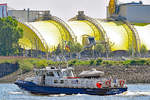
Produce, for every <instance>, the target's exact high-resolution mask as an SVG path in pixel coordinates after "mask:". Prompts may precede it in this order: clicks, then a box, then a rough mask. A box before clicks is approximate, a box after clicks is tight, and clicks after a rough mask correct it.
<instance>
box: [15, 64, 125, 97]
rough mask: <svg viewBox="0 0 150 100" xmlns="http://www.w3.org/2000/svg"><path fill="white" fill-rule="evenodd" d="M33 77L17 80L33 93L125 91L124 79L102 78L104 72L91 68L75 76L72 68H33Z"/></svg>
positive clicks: (99, 93) (107, 93)
mask: <svg viewBox="0 0 150 100" xmlns="http://www.w3.org/2000/svg"><path fill="white" fill-rule="evenodd" d="M34 72H35V74H36V75H35V77H31V78H26V79H25V80H17V81H16V82H15V84H16V85H18V86H19V87H20V88H21V89H24V90H26V91H28V92H31V93H34V94H67V95H71V94H89V95H115V94H120V93H123V92H126V91H127V87H126V85H125V81H124V80H119V79H107V78H103V77H102V76H103V75H104V72H101V71H97V70H95V69H92V70H91V71H83V72H82V73H80V74H79V77H75V76H74V74H73V69H72V68H66V69H60V68H56V67H46V68H44V69H35V70H34Z"/></svg>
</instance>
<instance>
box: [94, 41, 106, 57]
mask: <svg viewBox="0 0 150 100" xmlns="http://www.w3.org/2000/svg"><path fill="white" fill-rule="evenodd" d="M95 51H96V52H97V54H98V56H101V55H102V54H104V53H105V51H106V49H105V46H104V45H103V44H101V43H97V44H96V45H95Z"/></svg>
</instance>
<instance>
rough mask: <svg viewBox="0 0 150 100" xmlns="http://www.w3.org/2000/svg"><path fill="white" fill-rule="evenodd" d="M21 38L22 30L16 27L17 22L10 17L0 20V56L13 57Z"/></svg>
mask: <svg viewBox="0 0 150 100" xmlns="http://www.w3.org/2000/svg"><path fill="white" fill-rule="evenodd" d="M22 36H23V30H22V29H21V28H19V27H18V22H17V20H15V19H13V18H12V17H6V18H0V55H2V56H9V55H14V54H15V53H16V52H17V50H18V48H19V45H18V41H19V39H20V38H21V37H22Z"/></svg>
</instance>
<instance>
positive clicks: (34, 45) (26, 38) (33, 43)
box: [18, 23, 46, 52]
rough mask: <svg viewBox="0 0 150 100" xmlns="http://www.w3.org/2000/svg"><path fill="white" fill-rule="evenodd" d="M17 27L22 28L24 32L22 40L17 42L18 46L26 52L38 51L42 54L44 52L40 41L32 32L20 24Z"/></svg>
mask: <svg viewBox="0 0 150 100" xmlns="http://www.w3.org/2000/svg"><path fill="white" fill-rule="evenodd" d="M18 27H20V28H22V29H23V32H24V34H23V38H21V39H20V40H19V45H20V46H21V48H24V49H26V50H30V49H32V50H40V51H43V52H45V51H46V50H45V47H44V45H43V43H42V41H41V40H40V38H39V37H38V36H37V34H36V33H35V32H34V31H33V30H31V29H30V28H29V27H27V26H26V25H25V24H22V23H18Z"/></svg>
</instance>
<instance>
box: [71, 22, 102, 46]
mask: <svg viewBox="0 0 150 100" xmlns="http://www.w3.org/2000/svg"><path fill="white" fill-rule="evenodd" d="M68 24H69V26H70V27H71V29H72V30H73V32H74V33H75V36H76V37H77V42H79V43H80V44H82V39H83V37H82V36H83V35H88V36H91V37H95V40H100V39H101V35H100V32H99V31H98V29H97V28H96V26H95V25H93V24H92V23H90V22H89V21H86V20H78V21H69V22H68Z"/></svg>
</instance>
